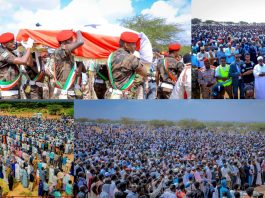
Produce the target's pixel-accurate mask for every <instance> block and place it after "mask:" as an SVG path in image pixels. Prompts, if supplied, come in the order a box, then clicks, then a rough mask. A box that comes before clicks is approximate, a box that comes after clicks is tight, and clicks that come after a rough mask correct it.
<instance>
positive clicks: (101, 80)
mask: <svg viewBox="0 0 265 198" xmlns="http://www.w3.org/2000/svg"><path fill="white" fill-rule="evenodd" d="M95 71H96V75H95V80H94V91H95V92H96V95H97V98H98V99H104V98H105V94H106V91H107V84H106V81H108V69H107V66H106V65H102V64H96V65H95Z"/></svg>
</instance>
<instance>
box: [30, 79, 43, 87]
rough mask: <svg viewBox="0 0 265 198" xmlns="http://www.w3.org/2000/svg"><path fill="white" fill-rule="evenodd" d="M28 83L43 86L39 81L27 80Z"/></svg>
mask: <svg viewBox="0 0 265 198" xmlns="http://www.w3.org/2000/svg"><path fill="white" fill-rule="evenodd" d="M29 84H30V85H32V86H33V85H37V86H38V87H44V83H41V82H36V81H32V80H31V81H29Z"/></svg>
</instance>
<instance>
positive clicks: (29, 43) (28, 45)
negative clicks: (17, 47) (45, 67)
mask: <svg viewBox="0 0 265 198" xmlns="http://www.w3.org/2000/svg"><path fill="white" fill-rule="evenodd" d="M33 43H34V40H33V39H32V38H29V39H28V41H27V42H25V41H22V42H21V44H22V46H23V47H25V48H26V49H30V48H32V46H33Z"/></svg>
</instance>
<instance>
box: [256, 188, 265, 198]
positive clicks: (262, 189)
mask: <svg viewBox="0 0 265 198" xmlns="http://www.w3.org/2000/svg"><path fill="white" fill-rule="evenodd" d="M255 190H256V191H258V192H261V193H263V194H264V197H265V185H262V186H259V187H257V188H255Z"/></svg>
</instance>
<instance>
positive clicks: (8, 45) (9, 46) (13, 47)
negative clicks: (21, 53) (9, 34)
mask: <svg viewBox="0 0 265 198" xmlns="http://www.w3.org/2000/svg"><path fill="white" fill-rule="evenodd" d="M5 47H6V48H7V49H8V50H10V51H14V50H16V49H17V45H16V42H15V41H14V40H13V41H10V42H8V43H5Z"/></svg>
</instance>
